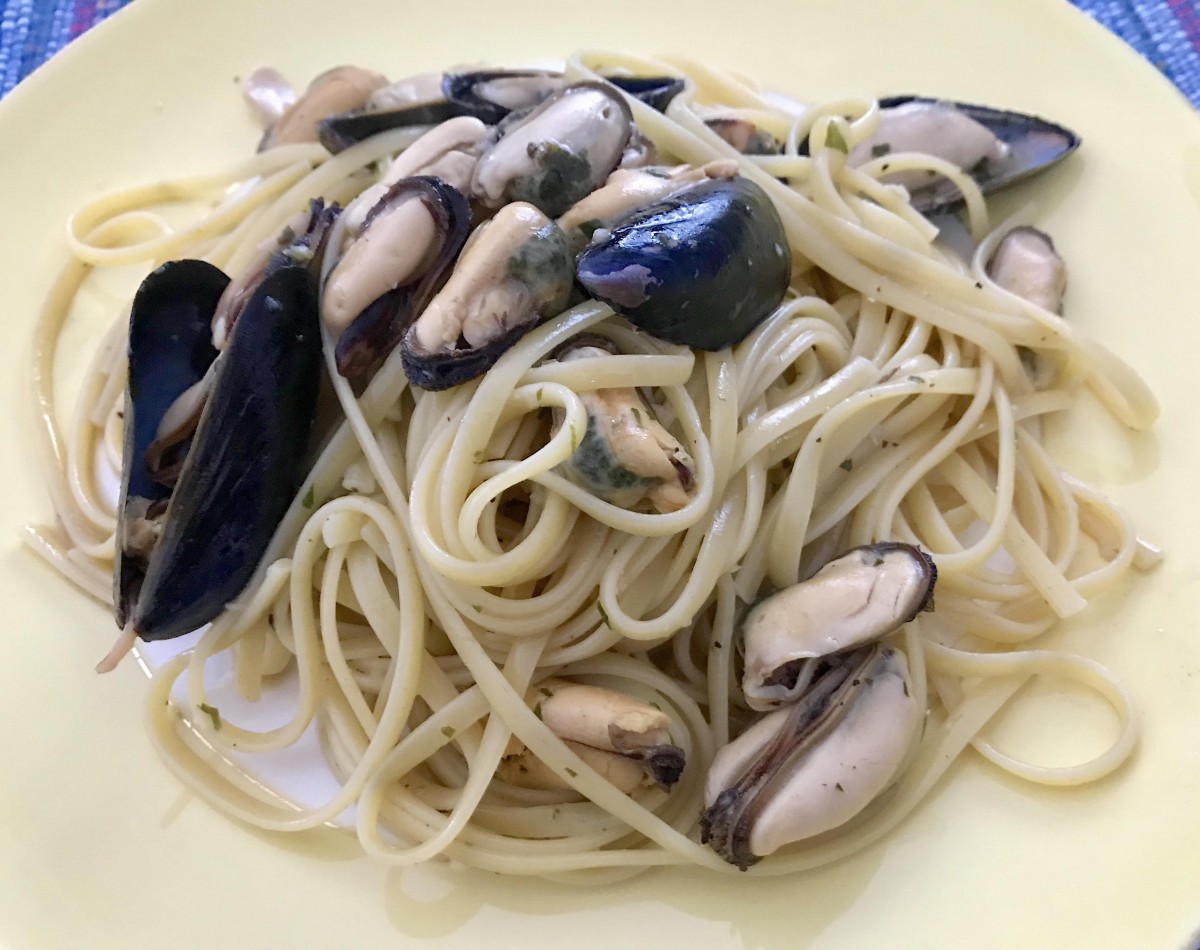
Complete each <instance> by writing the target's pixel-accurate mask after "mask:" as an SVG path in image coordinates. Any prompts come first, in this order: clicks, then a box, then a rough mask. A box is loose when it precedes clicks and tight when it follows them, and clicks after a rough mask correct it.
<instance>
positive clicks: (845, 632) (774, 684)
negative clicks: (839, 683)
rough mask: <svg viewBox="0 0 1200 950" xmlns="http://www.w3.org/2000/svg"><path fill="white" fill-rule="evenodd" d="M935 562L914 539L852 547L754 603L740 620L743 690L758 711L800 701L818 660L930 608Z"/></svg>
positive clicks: (882, 632) (751, 705) (873, 638)
mask: <svg viewBox="0 0 1200 950" xmlns="http://www.w3.org/2000/svg"><path fill="white" fill-rule="evenodd" d="M936 580H937V567H936V566H935V565H934V562H933V559H932V558H931V557H930V556H929V555H928V554H926V553H925V552H924V551H922V550H921V549H920V548H917V547H915V546H913V545H911V544H903V543H900V542H891V541H888V542H881V543H878V544H870V545H866V546H864V547H859V548H852V549H851V550H849V551H847V552H846V553H845V554H843V555H842V556H841V557H838V558H836V559H834V560H832V561H830V562H829V563H828V564H826V565H825V566H824V567H823V568H821V570H819V571H818V572H817V573H816V574H814V575H813V576H812V577H811V578H809V579H808V580H807V581H803V582H802V583H799V584H795V585H793V586H791V587H787V588H785V589H783V590H781V591H778V592H776V593H774V594H772V595H770V596H769V597H765V598H763V599H762V600H760V601H759V602H758V603H757V604H755V605H754V607H753V609H751V610H750V612H749V613H748V614H746V619H745V621H744V622H743V624H742V638H743V647H744V656H745V667H744V672H743V674H742V692H743V693H745V696H746V702H747V703H748V704H749V705H750V707H751V708H752V709H757V710H760V711H765V710H769V709H775V708H776V707H777V706H780V705H782V704H785V703H790V702H794V701H795V700H796V698H797V697H798V696H799V695H800V694H801V693H802V692H803V691H804V690H805V688H806V687H807V685H808V681H809V680H810V679H811V677H812V674H813V671H814V669H815V668H816V667H817V666H819V665H820V660H819V658H821V657H825V656H828V655H829V654H832V653H836V652H839V651H842V650H849V649H853V648H855V647H859V646H862V644H864V643H867V642H869V641H872V640H877V639H878V638H880V637H882V636H886V635H887V634H889V633H891V632H892V631H893V630H895V629H896V628H898V627H900V626H901V625H903V624H905V623H908V621H910V620H912V618H913V617H915V616H916V615H917V614H919V613H920V612H921V611H923V610H928V609H930V606H931V604H932V602H933V587H934V584H935V583H936Z"/></svg>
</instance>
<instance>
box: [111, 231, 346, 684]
mask: <svg viewBox="0 0 1200 950" xmlns="http://www.w3.org/2000/svg"><path fill="white" fill-rule="evenodd" d="M313 218H314V226H317V227H321V226H327V223H328V216H326V215H321V214H315V215H313ZM310 237H312V240H311V241H310V242H309V243H310V245H311V246H320V244H321V240H320V238H319V237H314V236H310ZM301 256H303V255H301ZM288 261H291V262H288ZM228 285H229V284H228V280H227V279H226V278H225V277H224V275H223V274H221V273H220V271H218V270H216V268H213V267H211V266H210V265H208V264H204V263H203V262H199V261H176V262H172V263H168V264H164V265H163V266H162V267H160V268H159V269H158V270H156V271H155V272H154V273H152V274H151V275H150V276H149V277H147V278H146V280H145V281H144V282H143V284H142V286H141V288H140V289H139V291H138V293H137V295H136V297H135V298H134V304H133V309H132V312H131V315H130V332H129V382H128V385H127V388H126V395H125V410H124V422H125V444H124V457H123V464H122V478H121V494H120V500H119V503H118V509H117V511H118V528H117V531H118V534H117V545H116V554H115V558H114V569H113V587H114V591H113V600H114V607H115V613H116V619H117V623H118V626H120V627H121V628H122V630H123V635H122V637H121V639H120V640H119V641H118V643H117V645H116V647H114V649H113V652H112V653H110V654H109V656H108V657H107V658H106V659H105V661H103V662H102V663H101V666H100V668H101V669H110V668H111V667H112V666H113V665H115V663H116V662H117V661H119V660H120V658H121V656H123V655H124V653H125V651H126V650H127V649H128V648H129V647H131V646H132V645H133V642H134V639H135V638H138V637H140V638H141V639H143V640H164V639H170V638H172V637H177V636H180V635H182V634H184V633H187V632H189V631H191V630H194V629H196V628H197V627H200V626H202V625H204V624H205V623H207V622H209V621H210V620H212V619H213V618H214V617H216V616H217V614H219V613H220V612H221V611H222V610H223V609H224V607H225V605H226V604H227V603H229V602H230V601H232V600H233V599H234V598H235V597H236V596H237V595H238V594H239V593H241V591H242V588H243V587H245V585H246V583H247V582H248V581H249V579H250V577H251V575H252V574H253V573H254V570H255V568H256V567H257V566H258V563H259V560H260V559H261V558H262V555H263V553H264V551H265V550H266V547H267V544H268V542H269V541H270V538H271V535H272V534H273V532H274V530H275V528H276V526H277V525H278V523H279V521H280V519H281V518H282V517H283V514H284V512H285V511H286V510H287V508H288V505H289V504H290V503H291V501H292V499H293V496H294V495H295V492H296V488H297V487H298V486H299V484H300V481H301V480H302V478H303V475H304V471H303V467H304V462H305V459H306V453H307V450H308V445H309V439H310V435H311V432H312V426H313V419H314V416H315V411H316V399H317V391H318V386H319V382H320V372H321V342H320V331H319V326H318V316H317V288H316V278H315V276H314V275H313V274H312V272H311V270H310V268H309V267H308V266H304V265H302V264H299V263H295V262H294V260H293V259H290V258H288V257H287V255H286V254H284V255H283V256H282V257H281V258H280V260H279V263H278V266H274V267H269V268H264V269H263V270H262V274H261V276H260V279H259V280H258V283H257V285H256V286H254V287H253V288H252V289H251V290H250V292H249V294H248V295H247V296H246V299H245V301H244V306H242V307H241V313H240V316H239V317H238V318H237V320H236V323H235V324H234V325H233V329H232V332H231V333H230V335H229V338H228V341H227V344H226V346H225V347H224V349H223V350H221V352H220V355H219V356H217V357H216V359H215V362H213V363H212V369H213V377H212V385H211V387H210V389H209V392H208V395H207V399H206V400H205V401H204V408H203V411H202V413H201V414H200V418H199V423H198V425H197V427H196V430H195V435H194V436H193V437H192V440H191V444H190V447H188V449H187V453H186V458H185V460H184V462H183V465H182V468H181V470H180V471H179V475H178V480H177V481H176V482H175V485H174V488H173V489H172V490H170V491H169V493H166V492H165V491H164V489H163V487H162V486H156V485H155V484H153V482H152V481H151V480H150V478H149V477H148V473H147V470H146V468H145V462H144V458H145V455H146V451H147V449H148V448H149V446H150V444H151V443H152V442H153V440H154V439H155V438H156V437H158V435H159V429H160V427H161V424H162V420H163V418H165V417H166V416H167V415H169V412H170V407H171V406H172V405H173V404H174V402H175V401H176V400H177V399H178V398H179V396H180V394H181V393H183V392H185V391H186V390H187V389H188V388H190V387H191V386H192V385H194V381H195V380H196V375H197V373H198V372H200V368H201V366H203V365H204V364H205V363H206V362H207V361H208V360H209V359H210V356H211V353H212V352H214V351H213V350H212V347H211V344H210V343H208V341H207V339H206V338H207V333H208V332H209V327H210V324H211V321H212V318H213V312H214V311H215V309H216V307H217V303H218V300H219V298H220V296H221V295H222V294H223V293H224V292H225V290H226V288H227V286H228ZM204 372H205V373H207V372H208V368H207V367H205V369H204Z"/></svg>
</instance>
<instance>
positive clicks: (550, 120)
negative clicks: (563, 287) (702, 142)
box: [471, 83, 633, 218]
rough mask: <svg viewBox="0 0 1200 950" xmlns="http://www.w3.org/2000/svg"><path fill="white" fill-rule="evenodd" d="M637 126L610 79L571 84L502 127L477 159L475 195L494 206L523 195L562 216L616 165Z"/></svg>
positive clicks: (549, 212) (551, 214)
mask: <svg viewBox="0 0 1200 950" xmlns="http://www.w3.org/2000/svg"><path fill="white" fill-rule="evenodd" d="M632 130H633V117H632V116H631V114H630V112H629V106H628V104H627V103H626V102H625V99H624V97H622V96H621V95H620V93H618V92H616V91H615V90H614V89H613V88H612V87H611V86H609V85H607V84H605V83H579V84H577V85H574V86H568V87H567V88H565V89H563V90H562V91H561V92H559V93H556V94H555V95H553V96H551V97H550V98H549V99H547V100H546V101H545V102H543V103H542V104H541V105H539V106H538V107H537V108H536V109H534V110H532V111H531V112H529V113H528V114H527V115H525V116H524V117H522V118H521V119H519V120H518V121H515V122H512V123H510V124H508V125H507V126H506V127H505V129H504V130H503V131H504V134H503V135H502V136H501V138H500V140H499V141H497V142H496V143H495V144H494V145H493V146H492V147H491V148H489V149H488V150H487V151H486V152H484V153H483V156H482V157H481V158H480V159H479V164H478V165H476V166H475V176H474V179H473V181H472V185H471V190H472V194H473V195H474V197H476V198H477V199H479V201H480V202H482V203H483V204H484V205H485V206H486V207H489V208H500V207H502V206H504V205H505V204H508V203H509V202H513V201H524V202H528V203H529V204H531V205H533V206H534V207H535V208H537V209H538V210H539V211H541V212H542V213H543V214H545V215H546V216H547V217H551V218H553V217H557V216H558V215H560V214H562V213H563V212H564V211H566V210H567V209H568V208H569V207H571V205H573V204H575V202H577V201H579V200H580V199H581V198H583V197H584V196H586V195H588V194H590V193H591V192H592V191H594V190H595V189H596V188H597V187H598V186H599V184H600V183H601V182H602V181H604V180H605V179H606V178H607V177H608V176H609V174H610V173H611V172H612V170H613V169H614V168H616V167H617V165H618V164H619V163H620V161H621V158H622V156H623V154H624V151H625V146H626V144H627V143H628V142H629V138H630V135H631V134H632Z"/></svg>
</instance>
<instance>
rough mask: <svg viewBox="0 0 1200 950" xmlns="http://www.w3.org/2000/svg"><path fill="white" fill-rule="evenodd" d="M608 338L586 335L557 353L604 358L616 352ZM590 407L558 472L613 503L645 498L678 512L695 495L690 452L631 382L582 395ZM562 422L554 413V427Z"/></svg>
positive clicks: (559, 356)
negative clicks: (581, 432)
mask: <svg viewBox="0 0 1200 950" xmlns="http://www.w3.org/2000/svg"><path fill="white" fill-rule="evenodd" d="M617 352H618V351H617V348H616V346H614V345H613V344H612V343H611V342H610V341H609V340H607V339H605V338H604V337H599V336H584V337H580V338H578V339H577V340H573V341H572V342H571V343H569V344H568V345H566V346H565V347H563V348H562V349H561V350H559V351H558V353H557V354H556V357H557V359H558V360H559V361H562V362H568V361H571V360H579V359H604V358H606V357H611V356H613V355H615V354H616V353H617ZM579 398H580V400H581V401H582V402H583V404H584V406H585V408H586V409H587V415H588V422H587V431H586V432H585V433H584V436H583V438H582V439H581V440H580V442H579V445H578V446H577V447H576V449H575V451H574V452H573V453H571V457H570V458H568V459H567V460H566V461H565V462H563V463H562V465H560V466H559V471H560V472H561V473H562V474H563V475H564V476H566V477H567V478H568V479H570V480H571V481H572V482H574V483H575V484H577V485H579V486H580V487H581V488H584V489H586V490H587V491H589V492H591V493H592V494H593V495H595V496H596V497H598V498H603V499H605V500H606V501H608V502H611V503H612V504H614V505H618V506H620V507H623V508H632V507H633V506H634V505H636V504H637V503H638V502H640V501H641V500H642V499H647V500H648V501H649V502H650V503H651V504H652V505H653V506H654V508H655V509H656V510H657V511H660V512H670V511H678V510H679V509H680V508H682V507H683V506H684V505H686V504H687V503H688V502H689V501H690V500H691V495H690V492H691V491H692V489H693V488H694V487H695V484H696V476H695V472H694V471H693V462H692V459H691V457H690V456H689V455H688V453H687V452H686V451H685V449H684V448H683V446H682V445H680V444H679V442H678V441H677V440H676V439H675V438H674V437H673V436H672V435H671V434H670V433H669V432H667V430H666V429H664V428H663V426H662V424H661V423H660V422H659V421H658V419H657V418H656V416H655V414H654V411H653V410H652V409H651V408H650V407H649V406H648V405H646V402H645V400H643V399H642V397H641V395H640V394H639V393H638V391H637V390H636V389H634V388H633V387H631V386H615V387H610V388H606V389H596V390H591V391H588V392H581V393H580V394H579ZM561 424H562V419H561V413H559V412H557V411H556V413H555V427H556V428H557V427H558V426H560V425H561Z"/></svg>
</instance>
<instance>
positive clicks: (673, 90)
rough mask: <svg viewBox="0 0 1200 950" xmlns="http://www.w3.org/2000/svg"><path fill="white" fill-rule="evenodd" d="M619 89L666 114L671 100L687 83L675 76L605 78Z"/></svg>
mask: <svg viewBox="0 0 1200 950" xmlns="http://www.w3.org/2000/svg"><path fill="white" fill-rule="evenodd" d="M604 78H605V80H606V81H607V82H611V83H612V84H613V85H614V86H616V87H617V88H618V89H620V90H622V91H623V92H627V93H629V94H630V95H631V96H633V97H634V98H635V99H640V100H641V101H642V102H644V103H646V105H648V106H649V107H650V108H651V109H656V110H657V111H659V112H666V111H667V106H669V105H670V104H671V100H672V99H674V98H675V97H676V96H677V95H679V94H680V93H681V92H683V90H684V89H685V88H687V82H686V81H685V80H683V79H677V78H676V77H674V76H605V77H604Z"/></svg>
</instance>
